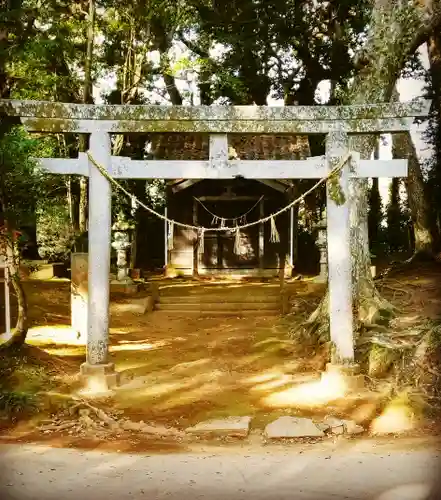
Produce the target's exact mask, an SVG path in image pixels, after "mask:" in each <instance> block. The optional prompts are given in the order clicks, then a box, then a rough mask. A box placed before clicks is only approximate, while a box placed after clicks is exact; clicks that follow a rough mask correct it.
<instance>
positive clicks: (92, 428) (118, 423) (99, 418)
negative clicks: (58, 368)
mask: <svg viewBox="0 0 441 500" xmlns="http://www.w3.org/2000/svg"><path fill="white" fill-rule="evenodd" d="M69 399H71V400H72V401H74V402H75V403H74V404H73V405H71V406H70V407H69V409H68V411H67V412H64V413H61V414H60V415H59V417H58V418H57V419H54V421H52V422H51V423H50V424H49V425H47V424H45V425H43V426H41V427H39V430H41V431H42V432H44V433H46V434H47V433H52V432H63V431H68V433H69V434H74V433H75V434H80V435H82V436H86V435H93V436H95V437H101V438H105V437H106V436H108V435H109V434H110V435H120V434H123V433H126V432H130V433H136V434H143V435H148V436H150V437H156V438H171V439H182V438H184V437H185V433H184V432H182V431H179V430H178V429H175V428H169V427H164V426H162V425H153V424H146V423H144V422H143V421H140V422H133V421H131V420H130V419H127V418H121V416H120V414H118V412H113V413H111V414H109V413H107V412H106V411H104V410H103V409H102V408H98V407H96V406H93V405H92V404H90V403H89V402H88V401H86V400H84V399H82V398H78V397H75V396H70V397H69Z"/></svg>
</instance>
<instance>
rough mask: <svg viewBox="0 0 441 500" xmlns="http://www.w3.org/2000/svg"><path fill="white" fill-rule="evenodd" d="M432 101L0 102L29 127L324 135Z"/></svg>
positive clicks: (405, 121) (398, 124)
mask: <svg viewBox="0 0 441 500" xmlns="http://www.w3.org/2000/svg"><path fill="white" fill-rule="evenodd" d="M429 107H430V101H428V100H423V99H421V100H416V101H413V102H410V103H393V104H365V105H356V106H286V107H263V106H131V105H130V106H129V105H90V104H63V103H55V102H38V101H14V100H0V114H1V113H3V114H5V115H7V116H20V117H21V120H22V122H23V124H24V125H26V127H27V128H28V130H31V131H41V132H53V133H60V132H78V133H79V132H83V133H88V132H90V133H91V132H94V131H97V130H100V131H106V132H113V133H128V132H132V133H133V132H142V133H148V132H200V133H249V134H263V133H267V134H281V133H291V134H323V133H328V132H332V131H336V130H338V131H340V132H346V133H350V134H351V133H364V134H366V133H370V132H383V133H388V132H402V131H406V130H409V127H410V124H411V123H412V121H413V119H414V118H416V117H423V116H427V115H428V112H429Z"/></svg>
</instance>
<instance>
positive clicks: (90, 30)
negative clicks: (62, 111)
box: [78, 0, 96, 234]
mask: <svg viewBox="0 0 441 500" xmlns="http://www.w3.org/2000/svg"><path fill="white" fill-rule="evenodd" d="M95 11H96V6H95V0H89V15H88V20H87V47H86V58H85V61H84V87H83V103H84V104H92V103H93V98H92V60H93V46H94V39H95ZM86 149H87V137H86V136H85V135H84V134H82V135H80V147H79V150H80V151H81V152H83V153H84V152H85V151H86ZM87 185H88V183H87V177H81V178H80V202H79V207H78V209H79V214H78V226H79V231H80V234H84V233H85V232H86V231H87Z"/></svg>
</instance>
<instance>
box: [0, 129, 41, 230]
mask: <svg viewBox="0 0 441 500" xmlns="http://www.w3.org/2000/svg"><path fill="white" fill-rule="evenodd" d="M38 152H39V143H38V141H37V140H35V139H31V138H30V136H29V135H28V134H27V133H26V132H25V131H24V129H23V128H21V127H18V126H17V127H14V128H12V130H11V131H10V132H8V133H7V134H5V135H4V136H3V137H1V138H0V167H1V168H0V203H1V208H2V212H3V215H4V217H5V218H6V219H7V221H8V223H9V225H10V227H11V228H19V227H20V226H21V225H23V224H28V223H32V222H33V221H34V219H35V208H36V203H37V200H38V198H39V197H40V196H42V195H43V187H44V175H43V174H42V172H41V171H39V170H38V168H37V165H36V162H35V161H34V160H33V159H32V158H33V157H34V156H38Z"/></svg>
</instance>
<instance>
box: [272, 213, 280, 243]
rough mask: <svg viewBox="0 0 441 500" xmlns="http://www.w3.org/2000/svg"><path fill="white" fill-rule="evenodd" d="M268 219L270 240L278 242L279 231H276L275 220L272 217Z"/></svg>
mask: <svg viewBox="0 0 441 500" xmlns="http://www.w3.org/2000/svg"><path fill="white" fill-rule="evenodd" d="M270 221H271V235H270V242H271V243H279V241H280V235H279V231H277V226H276V221H275V220H274V217H271V219H270Z"/></svg>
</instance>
